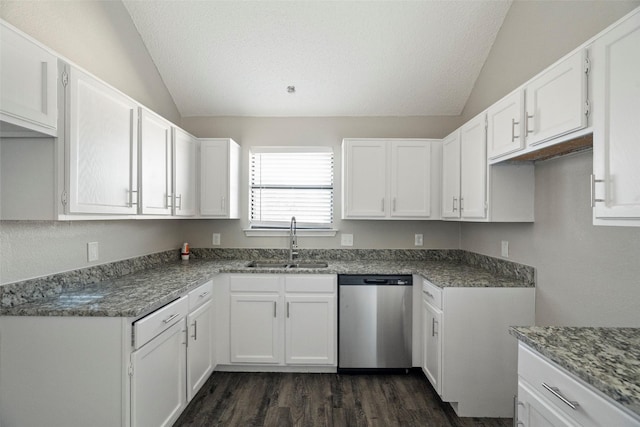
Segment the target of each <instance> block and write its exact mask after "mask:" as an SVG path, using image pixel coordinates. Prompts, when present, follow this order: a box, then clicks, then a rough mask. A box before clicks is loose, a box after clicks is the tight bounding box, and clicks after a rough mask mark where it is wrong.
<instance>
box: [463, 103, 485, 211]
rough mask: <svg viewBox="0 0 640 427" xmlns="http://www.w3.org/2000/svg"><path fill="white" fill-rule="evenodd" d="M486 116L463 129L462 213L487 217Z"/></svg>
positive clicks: (470, 122)
mask: <svg viewBox="0 0 640 427" xmlns="http://www.w3.org/2000/svg"><path fill="white" fill-rule="evenodd" d="M485 117H486V116H485V115H484V114H480V115H479V116H477V117H476V118H474V119H472V120H471V121H469V122H467V123H466V124H465V125H464V126H462V127H461V128H460V171H461V178H460V216H461V217H462V218H466V219H485V218H486V217H487V140H486V135H487V134H486V131H485V130H486V120H485Z"/></svg>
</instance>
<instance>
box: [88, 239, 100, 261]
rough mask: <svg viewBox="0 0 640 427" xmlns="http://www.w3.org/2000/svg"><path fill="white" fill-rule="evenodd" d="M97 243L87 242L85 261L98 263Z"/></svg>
mask: <svg viewBox="0 0 640 427" xmlns="http://www.w3.org/2000/svg"><path fill="white" fill-rule="evenodd" d="M98 255H99V254H98V242H89V243H87V261H89V262H94V261H98V258H99V256H98Z"/></svg>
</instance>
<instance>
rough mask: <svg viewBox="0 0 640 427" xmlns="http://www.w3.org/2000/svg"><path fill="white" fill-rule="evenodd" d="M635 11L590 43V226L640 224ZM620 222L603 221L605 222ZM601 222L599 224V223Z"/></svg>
mask: <svg viewBox="0 0 640 427" xmlns="http://www.w3.org/2000/svg"><path fill="white" fill-rule="evenodd" d="M638 46H640V13H635V14H633V15H631V16H630V17H628V18H627V19H626V20H625V21H623V22H622V23H620V24H619V25H618V26H617V27H615V28H613V29H611V30H610V31H609V32H607V33H605V34H604V35H603V36H602V37H600V38H599V39H597V40H596V41H595V42H594V44H593V55H592V56H593V61H592V63H593V66H592V68H593V69H592V76H593V81H594V85H593V87H594V95H593V98H594V101H593V108H594V109H593V173H594V176H595V182H594V183H593V184H592V188H593V189H594V196H593V198H594V199H595V200H594V202H595V208H594V224H596V225H607V224H611V225H635V226H638V225H640V168H638V159H640V49H639V48H638ZM611 219H619V220H620V221H615V223H614V222H609V223H608V222H607V221H606V220H611ZM602 220H605V221H602Z"/></svg>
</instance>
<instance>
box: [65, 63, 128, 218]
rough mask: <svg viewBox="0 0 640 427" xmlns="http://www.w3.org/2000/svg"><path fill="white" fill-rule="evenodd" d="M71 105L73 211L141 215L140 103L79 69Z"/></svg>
mask: <svg viewBox="0 0 640 427" xmlns="http://www.w3.org/2000/svg"><path fill="white" fill-rule="evenodd" d="M67 103H68V104H67V121H68V130H67V132H66V138H67V139H66V148H67V150H68V179H69V204H68V212H67V213H73V214H76V213H86V214H135V213H137V210H138V206H137V203H138V200H137V198H138V197H137V196H138V195H137V190H138V188H137V183H138V167H137V165H138V162H137V160H138V159H137V154H138V126H137V125H138V119H137V115H138V104H136V103H135V102H134V101H133V100H131V99H130V98H128V97H127V96H125V95H123V94H122V93H120V92H118V91H116V90H115V89H113V88H111V87H110V86H107V85H106V84H104V83H102V82H101V81H99V80H97V79H96V78H94V77H92V76H90V75H88V74H85V73H84V72H82V71H80V70H78V69H76V68H74V67H70V70H69V84H68V86H67Z"/></svg>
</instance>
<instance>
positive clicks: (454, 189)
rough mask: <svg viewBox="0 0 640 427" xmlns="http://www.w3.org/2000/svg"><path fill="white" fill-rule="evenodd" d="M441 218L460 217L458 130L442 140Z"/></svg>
mask: <svg viewBox="0 0 640 427" xmlns="http://www.w3.org/2000/svg"><path fill="white" fill-rule="evenodd" d="M442 218H460V130H459V129H458V130H456V131H455V132H453V133H452V134H451V135H449V136H447V137H446V138H445V139H443V140H442Z"/></svg>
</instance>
